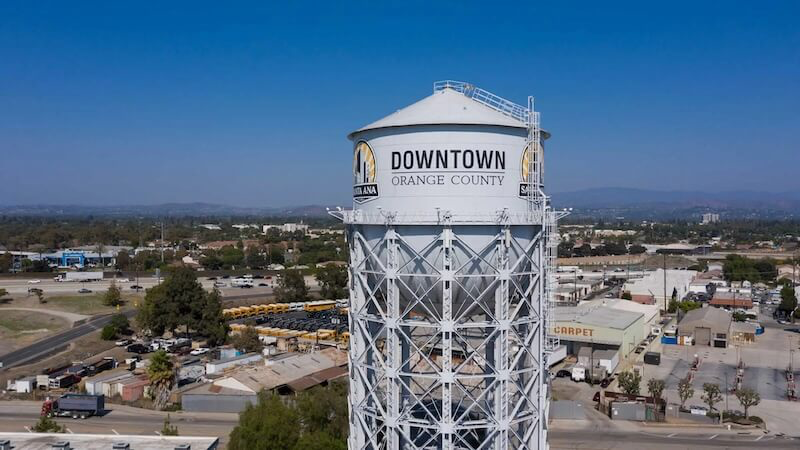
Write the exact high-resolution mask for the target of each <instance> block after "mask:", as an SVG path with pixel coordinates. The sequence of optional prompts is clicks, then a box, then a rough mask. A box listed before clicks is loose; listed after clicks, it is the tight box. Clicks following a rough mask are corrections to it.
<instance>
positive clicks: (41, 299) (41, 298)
mask: <svg viewBox="0 0 800 450" xmlns="http://www.w3.org/2000/svg"><path fill="white" fill-rule="evenodd" d="M31 292H33V293H34V294H35V295H36V298H37V299H38V300H39V303H47V302H46V301H45V300H44V291H43V290H41V289H36V288H34V289H31Z"/></svg>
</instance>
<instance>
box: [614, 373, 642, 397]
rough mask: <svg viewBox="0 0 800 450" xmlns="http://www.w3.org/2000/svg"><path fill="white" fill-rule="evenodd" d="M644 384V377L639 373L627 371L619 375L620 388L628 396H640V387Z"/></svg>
mask: <svg viewBox="0 0 800 450" xmlns="http://www.w3.org/2000/svg"><path fill="white" fill-rule="evenodd" d="M641 383H642V376H641V375H639V374H638V373H635V372H632V371H630V370H626V371H624V372H622V373H620V374H619V387H620V389H622V391H623V392H625V393H626V394H632V395H639V385H640V384H641Z"/></svg>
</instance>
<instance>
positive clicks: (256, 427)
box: [228, 392, 301, 450]
mask: <svg viewBox="0 0 800 450" xmlns="http://www.w3.org/2000/svg"><path fill="white" fill-rule="evenodd" d="M300 429H301V428H300V420H299V417H298V414H297V412H296V411H295V410H294V409H292V408H289V407H287V406H286V405H285V404H284V403H283V401H281V399H280V397H278V396H277V395H275V394H271V395H270V394H266V393H264V392H262V393H261V394H259V396H258V403H257V404H255V405H253V404H249V405H247V408H246V409H245V410H244V411H243V412H242V413H241V414H240V415H239V424H238V425H237V426H236V428H234V429H233V431H232V432H231V435H230V442H229V443H228V449H229V450H250V449H254V448H257V449H259V450H285V449H292V448H294V446H295V444H297V441H298V439H299V438H300Z"/></svg>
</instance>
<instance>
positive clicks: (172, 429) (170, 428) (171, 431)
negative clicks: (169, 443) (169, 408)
mask: <svg viewBox="0 0 800 450" xmlns="http://www.w3.org/2000/svg"><path fill="white" fill-rule="evenodd" d="M161 435H162V436H177V435H178V427H176V426H175V425H172V424H171V423H170V420H169V414H167V417H165V418H164V425H163V426H162V427H161Z"/></svg>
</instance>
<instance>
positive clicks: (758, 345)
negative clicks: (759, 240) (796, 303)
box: [642, 315, 800, 435]
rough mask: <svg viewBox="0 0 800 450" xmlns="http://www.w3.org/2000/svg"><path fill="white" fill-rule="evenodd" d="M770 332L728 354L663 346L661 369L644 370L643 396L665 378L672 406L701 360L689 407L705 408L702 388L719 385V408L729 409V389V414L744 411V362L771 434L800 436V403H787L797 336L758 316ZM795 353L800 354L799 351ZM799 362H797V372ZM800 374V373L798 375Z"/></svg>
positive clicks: (747, 384)
mask: <svg viewBox="0 0 800 450" xmlns="http://www.w3.org/2000/svg"><path fill="white" fill-rule="evenodd" d="M759 320H760V321H761V323H762V324H764V325H765V327H766V329H765V332H764V334H762V335H760V336H757V337H756V342H755V343H753V344H748V345H742V346H738V347H737V346H731V347H729V348H727V349H720V348H712V347H705V346H702V347H701V346H693V347H687V346H679V345H663V346H662V352H661V365H659V366H652V365H645V366H644V377H643V380H642V388H643V391H646V386H647V380H648V379H650V378H659V379H663V380H664V381H665V382H666V386H667V389H666V391H665V396H666V397H667V399H668V400H669V401H671V402H675V403H677V402H678V393H677V385H678V382H679V381H680V380H681V379H682V378H684V377H685V376H686V375H687V373H688V372H689V364H690V362H691V361H692V360H693V359H694V357H695V355H697V356H698V357H699V358H700V359H701V364H700V369H699V370H698V371H697V372H696V373H695V377H694V381H693V383H692V384H693V386H694V389H695V395H694V398H692V399H690V400H689V401H688V402H687V405H692V404H698V405H702V404H703V402H702V400H701V395H702V386H703V383H713V384H718V385H719V386H720V388H721V389H722V391H723V401H722V403H721V404H720V405H718V407H720V408H724V407H725V402H726V400H725V397H726V396H725V390H726V389H725V387H726V381H727V387H728V390H729V394H728V395H727V404H728V409H733V410H739V411H741V410H743V408H742V407H741V405H740V404H739V402H738V400H737V399H736V396H735V395H734V393H733V391H734V389H735V382H736V373H737V370H736V367H737V362H738V361H739V359H740V358H741V361H742V362H743V363H744V366H745V369H744V382H743V384H744V386H745V387H748V388H752V389H755V390H757V391H758V392H759V394H760V395H761V404H760V405H758V406H756V407H753V408H752V409H751V414H754V415H757V416H760V417H761V418H763V419H764V420H765V421H766V422H767V426H768V428H769V430H770V431H772V432H775V433H780V432H782V433H786V434H790V435H796V434H800V433H798V431H797V425H796V421H794V420H790V419H788V418H789V417H798V416H800V403H798V402H789V401H787V400H786V389H787V383H786V375H785V370H786V367H787V366H788V363H789V354H790V353H789V350H790V348H793V349H795V350H797V349H798V336H800V335H798V334H796V333H791V332H788V331H786V330H784V328H785V327H781V326H779V325H778V324H777V323H776V322H775V321H774V320H772V318H771V316H767V315H762V316H761V317H759ZM795 353H800V351H797V352H795ZM798 362H800V359H799V358H797V357H795V367H797V364H798ZM795 373H797V374H800V370H795Z"/></svg>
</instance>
